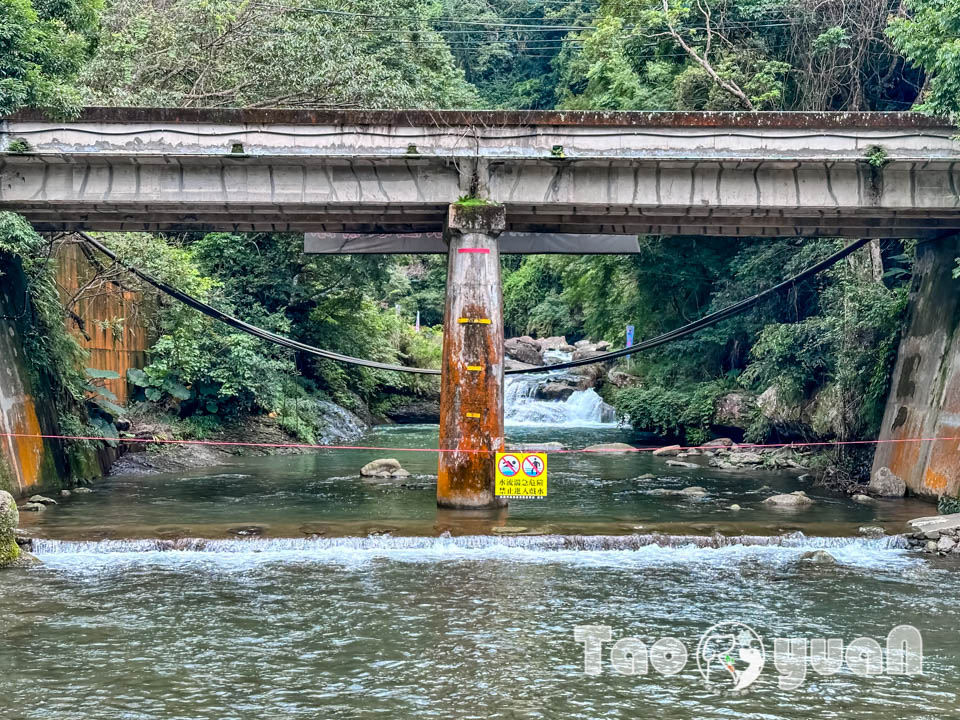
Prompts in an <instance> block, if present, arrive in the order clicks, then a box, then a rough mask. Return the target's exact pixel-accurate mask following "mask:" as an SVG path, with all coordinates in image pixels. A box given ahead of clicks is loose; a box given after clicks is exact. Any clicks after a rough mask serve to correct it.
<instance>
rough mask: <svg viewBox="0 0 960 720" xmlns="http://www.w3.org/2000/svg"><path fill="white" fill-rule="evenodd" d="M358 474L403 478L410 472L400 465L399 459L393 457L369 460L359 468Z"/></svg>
mask: <svg viewBox="0 0 960 720" xmlns="http://www.w3.org/2000/svg"><path fill="white" fill-rule="evenodd" d="M360 475H362V476H363V477H374V478H403V477H409V475H410V473H409V472H407V471H406V470H404V469H403V468H402V467H401V466H400V461H399V460H396V459H394V458H381V459H379V460H371V461H370V462H368V463H367V464H366V465H364V466H363V467H362V468H360Z"/></svg>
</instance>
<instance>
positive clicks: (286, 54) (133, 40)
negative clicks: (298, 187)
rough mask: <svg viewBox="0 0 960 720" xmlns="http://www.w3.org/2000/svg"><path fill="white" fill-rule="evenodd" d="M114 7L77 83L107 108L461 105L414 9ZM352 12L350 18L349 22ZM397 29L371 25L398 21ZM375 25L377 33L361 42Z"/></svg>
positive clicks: (205, 3)
mask: <svg viewBox="0 0 960 720" xmlns="http://www.w3.org/2000/svg"><path fill="white" fill-rule="evenodd" d="M329 9H330V8H329V6H328V5H324V4H322V3H319V2H315V1H313V0H294V1H291V2H286V3H278V4H272V5H271V4H261V3H250V2H246V1H245V0H171V1H167V0H147V1H146V2H143V1H142V0H112V1H111V2H110V3H109V4H108V6H107V8H106V10H105V12H104V15H103V20H102V26H103V30H102V32H101V34H100V37H99V44H98V48H97V53H96V55H95V56H94V58H93V60H92V61H91V62H90V63H89V64H88V65H87V67H86V68H85V71H84V73H83V80H84V82H85V84H86V86H87V88H88V89H89V94H90V96H91V98H92V99H93V100H94V101H96V102H97V103H101V104H109V105H146V106H151V107H156V106H180V107H183V106H189V107H192V106H199V107H203V106H208V107H209V106H215V107H276V106H284V107H321V108H325V107H377V108H411V107H467V106H471V105H473V104H474V103H475V101H476V96H475V93H474V91H473V88H472V87H471V86H470V85H468V84H467V83H466V82H465V80H464V78H463V73H462V71H460V70H458V68H457V67H456V65H455V64H454V60H453V57H452V56H451V54H450V51H449V49H448V48H447V47H446V46H445V45H444V44H443V43H442V41H441V37H440V35H438V34H437V33H436V32H435V31H434V30H433V29H432V28H431V26H430V23H429V21H428V13H421V12H420V11H422V10H425V9H426V8H424V7H423V6H421V5H420V4H419V3H417V2H415V1H414V0H357V1H356V2H352V3H350V4H349V5H346V6H340V7H338V8H336V9H337V10H338V11H342V12H343V13H344V14H338V13H329V12H326V10H329ZM350 13H357V15H356V16H352V15H350ZM418 15H420V16H421V17H423V18H424V19H423V20H420V21H418V20H412V21H411V22H405V23H403V24H401V25H399V26H396V27H392V26H391V25H392V23H387V25H388V26H387V27H384V23H383V22H377V21H376V20H375V18H378V17H391V16H406V17H412V18H415V17H416V16H418ZM364 24H367V25H371V24H372V25H373V27H374V28H376V29H378V30H380V31H381V32H370V33H365V32H357V30H358V29H359V28H358V26H362V25H364Z"/></svg>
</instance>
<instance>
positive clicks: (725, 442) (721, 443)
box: [701, 437, 733, 448]
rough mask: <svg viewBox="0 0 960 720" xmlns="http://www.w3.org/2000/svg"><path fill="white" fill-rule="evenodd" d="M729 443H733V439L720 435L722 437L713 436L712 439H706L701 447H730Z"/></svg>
mask: <svg viewBox="0 0 960 720" xmlns="http://www.w3.org/2000/svg"><path fill="white" fill-rule="evenodd" d="M731 445H733V440H731V439H730V438H727V437H722V438H714V439H713V440H708V441H707V442H705V443H704V444H703V445H702V446H701V447H705V448H717V447H724V448H728V447H730V446H731Z"/></svg>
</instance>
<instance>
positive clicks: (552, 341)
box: [537, 335, 576, 352]
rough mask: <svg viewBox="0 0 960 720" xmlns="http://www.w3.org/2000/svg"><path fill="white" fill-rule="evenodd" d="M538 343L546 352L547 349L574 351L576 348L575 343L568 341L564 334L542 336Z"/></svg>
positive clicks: (541, 349) (542, 350)
mask: <svg viewBox="0 0 960 720" xmlns="http://www.w3.org/2000/svg"><path fill="white" fill-rule="evenodd" d="M537 344H538V345H540V351H541V352H546V351H547V350H553V351H557V352H573V351H574V350H575V349H576V348H574V347H573V345H571V344H570V343H568V342H567V339H566V338H565V337H563V336H562V335H555V336H553V337H548V338H540V339H539V340H537Z"/></svg>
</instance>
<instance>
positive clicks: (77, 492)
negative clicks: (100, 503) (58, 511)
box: [73, 487, 93, 495]
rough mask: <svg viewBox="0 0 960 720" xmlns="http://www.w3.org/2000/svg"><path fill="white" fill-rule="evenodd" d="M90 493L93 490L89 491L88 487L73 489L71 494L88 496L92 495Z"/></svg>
mask: <svg viewBox="0 0 960 720" xmlns="http://www.w3.org/2000/svg"><path fill="white" fill-rule="evenodd" d="M92 492H93V490H91V489H90V488H88V487H78V488H74V489H73V494H74V495H89V494H90V493H92Z"/></svg>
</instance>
